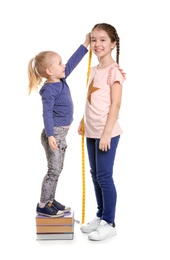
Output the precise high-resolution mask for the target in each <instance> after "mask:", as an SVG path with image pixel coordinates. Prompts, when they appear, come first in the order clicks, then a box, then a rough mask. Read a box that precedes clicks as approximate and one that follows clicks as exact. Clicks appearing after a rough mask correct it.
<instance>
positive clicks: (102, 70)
mask: <svg viewBox="0 0 170 260" xmlns="http://www.w3.org/2000/svg"><path fill="white" fill-rule="evenodd" d="M119 44H120V41H119V36H118V34H117V31H116V29H115V28H114V27H113V26H112V25H110V24H106V23H101V24H96V25H95V26H94V27H93V29H92V31H91V50H92V52H93V53H94V54H95V55H96V56H97V58H98V65H97V66H95V67H92V68H91V70H90V78H89V86H88V92H87V99H86V108H85V119H84V120H85V121H84V122H85V136H86V144H87V152H88V158H89V164H90V172H91V177H92V181H93V185H94V191H95V196H96V202H97V213H96V218H95V219H94V220H92V221H91V222H89V223H87V225H85V224H83V225H82V226H81V231H82V232H85V233H90V234H89V235H88V238H89V239H90V240H103V239H106V238H108V237H111V236H114V235H115V234H116V229H115V210H116V198H117V193H116V188H115V184H114V181H113V165H114V160H115V155H116V149H117V145H118V143H119V138H120V135H121V133H122V130H121V128H120V126H119V123H118V116H119V110H120V106H121V97H122V85H123V82H124V80H125V73H123V72H122V70H121V69H120V67H119V65H118V64H119V51H120V49H119ZM115 48H116V62H115V61H114V60H113V58H112V56H111V54H112V50H114V49H115ZM82 123H83V121H81V123H80V126H79V128H78V133H79V134H82Z"/></svg>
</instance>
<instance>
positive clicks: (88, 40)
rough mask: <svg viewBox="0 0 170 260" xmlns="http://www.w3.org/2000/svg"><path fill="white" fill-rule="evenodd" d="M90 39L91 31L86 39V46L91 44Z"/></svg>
mask: <svg viewBox="0 0 170 260" xmlns="http://www.w3.org/2000/svg"><path fill="white" fill-rule="evenodd" d="M90 41H91V33H88V34H86V40H85V42H84V44H83V45H84V47H86V48H87V47H88V46H89V44H90Z"/></svg>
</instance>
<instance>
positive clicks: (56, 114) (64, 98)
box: [39, 45, 88, 136]
mask: <svg viewBox="0 0 170 260" xmlns="http://www.w3.org/2000/svg"><path fill="white" fill-rule="evenodd" d="M87 52H88V49H87V48H86V47H84V45H80V47H79V48H78V49H77V50H76V51H75V53H74V54H73V55H72V56H71V57H70V59H69V60H68V62H67V63H66V68H65V78H63V79H61V81H60V82H52V83H48V82H47V83H45V84H44V85H43V86H42V88H41V89H40V91H39V93H40V95H41V98H42V106H43V121H44V128H45V132H46V135H47V136H54V127H55V126H69V125H70V124H71V123H72V121H73V108H74V107H73V101H72V97H71V93H70V89H69V86H68V84H67V82H66V78H67V77H68V76H69V75H70V74H71V72H72V71H73V70H74V69H75V67H76V66H77V65H78V63H79V62H80V61H81V60H82V58H83V57H84V56H85V54H86V53H87Z"/></svg>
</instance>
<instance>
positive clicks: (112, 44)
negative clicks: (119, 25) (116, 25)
mask: <svg viewBox="0 0 170 260" xmlns="http://www.w3.org/2000/svg"><path fill="white" fill-rule="evenodd" d="M115 46H116V42H112V43H111V49H112V50H113V49H114V48H115Z"/></svg>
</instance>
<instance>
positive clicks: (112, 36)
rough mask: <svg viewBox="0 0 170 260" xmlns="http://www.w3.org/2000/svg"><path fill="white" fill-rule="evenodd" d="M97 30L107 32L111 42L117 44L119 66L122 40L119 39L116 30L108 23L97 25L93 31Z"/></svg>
mask: <svg viewBox="0 0 170 260" xmlns="http://www.w3.org/2000/svg"><path fill="white" fill-rule="evenodd" d="M96 28H97V29H101V30H104V31H106V32H107V33H108V35H109V37H110V40H111V42H116V62H117V64H119V54H120V39H119V36H118V33H117V31H116V29H115V28H114V27H113V26H112V25H110V24H107V23H98V24H96V25H95V26H94V27H93V29H92V31H93V30H94V29H96Z"/></svg>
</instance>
